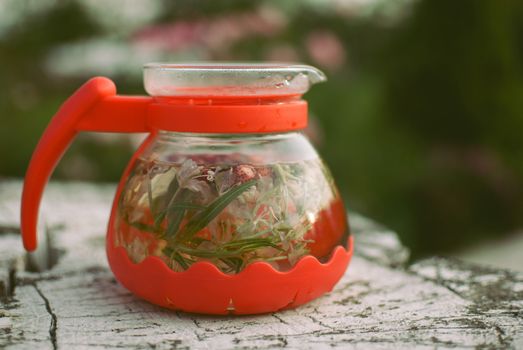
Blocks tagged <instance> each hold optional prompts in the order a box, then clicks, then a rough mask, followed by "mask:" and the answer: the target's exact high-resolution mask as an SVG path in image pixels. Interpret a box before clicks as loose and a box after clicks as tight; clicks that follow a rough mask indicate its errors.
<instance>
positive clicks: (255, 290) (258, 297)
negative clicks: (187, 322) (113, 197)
mask: <svg viewBox="0 0 523 350" xmlns="http://www.w3.org/2000/svg"><path fill="white" fill-rule="evenodd" d="M112 237H113V235H112V234H111V232H110V233H109V234H108V242H107V243H108V244H107V256H108V259H109V265H110V266H111V269H112V270H113V273H114V274H115V276H116V278H117V280H118V281H120V283H122V284H123V285H124V286H125V287H126V288H127V289H129V290H130V291H131V292H133V293H134V294H135V295H137V296H138V297H140V298H143V299H145V300H148V301H150V302H151V303H153V304H157V305H160V306H163V307H167V308H171V309H175V310H181V311H185V312H194V313H202V314H216V315H225V314H237V315H243V314H259V313H267V312H274V311H278V310H282V309H288V308H294V307H297V306H299V305H302V304H305V303H307V302H309V301H311V300H313V299H315V298H318V297H319V296H321V295H323V294H325V293H326V292H329V291H331V290H332V288H333V287H334V285H335V284H336V283H337V282H338V281H339V280H340V279H341V277H342V276H343V274H344V272H345V270H346V269H347V266H348V264H349V261H350V259H351V257H352V247H353V241H352V237H351V238H349V248H348V251H347V250H345V249H344V248H343V247H342V246H338V247H337V248H336V249H335V250H334V252H333V254H332V257H331V258H330V260H329V261H328V262H326V263H324V264H322V263H320V262H319V261H318V259H316V258H315V257H313V256H306V257H304V258H302V259H301V260H300V261H299V262H298V263H297V264H296V265H295V266H294V268H293V269H292V270H290V271H287V272H279V271H276V270H275V269H274V268H273V267H272V266H271V265H269V264H267V263H264V262H256V263H253V264H251V265H249V266H247V267H246V268H245V269H244V270H243V271H241V272H240V273H238V274H235V275H227V274H224V273H223V272H221V271H220V270H218V268H216V267H215V266H214V265H213V264H211V263H207V262H198V263H196V264H193V265H192V266H191V267H190V268H189V269H188V270H187V271H183V272H175V271H173V270H171V269H170V268H169V267H167V265H166V264H165V263H164V262H163V261H162V260H161V259H160V258H158V257H155V256H149V257H147V258H146V259H145V260H143V261H142V262H140V263H139V264H135V263H133V262H132V261H131V260H130V259H129V257H128V256H127V252H126V251H125V249H124V248H122V247H115V246H114V243H113V242H114V240H113V239H112Z"/></svg>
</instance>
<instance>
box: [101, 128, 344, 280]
mask: <svg viewBox="0 0 523 350" xmlns="http://www.w3.org/2000/svg"><path fill="white" fill-rule="evenodd" d="M115 203H116V206H115V209H114V213H113V216H114V220H112V221H111V227H110V228H109V229H110V232H111V235H113V234H114V237H112V238H111V239H114V245H115V247H123V248H125V250H126V252H127V254H128V256H129V258H130V259H131V260H132V261H133V262H134V263H140V262H142V261H143V260H144V259H145V258H146V257H148V256H157V257H159V258H160V259H161V260H162V261H164V262H165V263H166V264H167V266H169V267H170V268H171V269H172V270H174V271H178V272H180V271H184V270H187V269H188V268H189V267H190V266H191V265H192V264H194V263H197V262H201V261H207V262H210V263H212V264H214V265H215V266H216V267H218V269H219V270H220V271H222V272H224V273H226V274H234V273H238V272H240V271H242V270H243V269H244V268H245V267H246V266H248V265H249V264H251V263H253V262H257V261H263V262H267V263H269V264H270V265H271V266H272V267H273V268H275V269H276V270H278V271H288V270H290V269H291V268H292V267H293V266H294V265H295V264H296V262H298V261H299V260H300V259H301V258H303V257H304V256H306V255H312V256H314V257H316V258H317V259H319V261H321V262H326V261H327V260H328V259H329V257H330V256H331V253H332V251H333V250H334V248H335V247H337V246H339V245H342V246H346V244H347V242H348V241H347V239H348V234H349V230H348V225H347V219H346V214H345V210H344V207H343V203H342V201H341V198H340V195H339V193H338V190H337V189H336V186H335V184H334V181H333V179H332V177H331V175H330V173H329V171H328V169H327V167H326V166H325V164H324V163H323V162H322V161H321V159H320V158H319V157H318V154H317V153H316V151H315V150H314V149H313V147H312V146H311V144H310V143H309V141H308V140H307V138H306V137H305V136H303V135H302V134H301V133H298V132H287V133H276V134H267V135H264V134H229V135H224V134H196V133H174V132H165V131H160V132H158V133H156V134H155V135H153V136H152V137H150V138H149V139H148V141H147V145H146V146H144V147H142V149H140V151H139V152H138V153H137V154H136V156H135V158H134V160H133V162H132V164H131V165H130V168H129V170H128V171H127V172H126V175H125V176H124V177H123V178H122V183H121V191H120V192H119V194H118V197H117V199H116V201H115Z"/></svg>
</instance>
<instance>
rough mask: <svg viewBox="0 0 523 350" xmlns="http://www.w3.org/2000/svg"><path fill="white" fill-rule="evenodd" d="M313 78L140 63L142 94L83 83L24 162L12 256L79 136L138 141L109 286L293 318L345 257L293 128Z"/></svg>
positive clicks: (330, 205) (320, 174)
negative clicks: (286, 312)
mask: <svg viewBox="0 0 523 350" xmlns="http://www.w3.org/2000/svg"><path fill="white" fill-rule="evenodd" d="M324 80H325V76H324V74H323V73H322V72H321V71H319V70H318V69H316V68H314V67H311V66H306V65H292V64H276V63H274V64H254V63H251V64H234V63H232V64H218V63H195V64H164V63H151V64H146V65H145V66H144V85H145V90H146V91H147V93H148V94H149V96H125V95H117V94H116V87H115V84H114V83H113V82H112V81H111V80H109V79H108V78H104V77H95V78H92V79H90V80H89V81H87V82H86V83H85V84H84V85H83V86H81V87H80V88H79V89H78V90H77V91H76V92H75V93H74V94H73V95H72V96H71V97H69V98H68V99H67V100H66V101H65V103H64V104H63V105H62V106H61V107H60V109H59V110H58V112H57V113H56V114H55V116H54V117H53V118H52V120H51V122H50V124H49V125H48V127H47V128H46V130H45V131H44V133H43V135H42V137H41V139H40V141H39V143H38V145H37V147H36V149H35V151H34V153H33V156H32V158H31V161H30V163H29V167H28V170H27V173H26V177H25V181H24V187H23V193H22V203H21V230H22V238H23V243H24V247H25V248H26V250H28V251H33V250H34V249H36V246H37V239H36V237H37V235H36V228H37V220H38V219H37V218H38V211H39V206H40V201H41V197H42V193H43V190H44V187H45V185H46V183H47V181H48V180H49V177H50V175H51V173H52V171H53V170H54V168H55V166H56V164H57V162H58V161H59V160H60V158H61V156H62V155H63V153H64V152H65V151H66V149H67V147H68V146H69V144H70V143H71V142H72V140H73V139H74V137H75V136H76V134H77V133H79V132H85V131H97V132H117V133H148V136H147V137H146V138H145V140H144V141H143V143H142V144H141V146H140V147H139V148H138V149H137V151H136V152H135V153H134V155H133V157H132V159H131V161H130V163H129V165H128V166H127V168H126V169H125V170H124V172H123V176H122V178H121V181H120V183H119V185H118V187H117V190H116V195H115V199H114V202H113V206H112V211H111V215H110V219H109V224H108V228H107V238H106V251H107V257H108V262H109V266H110V268H111V270H112V271H113V273H114V275H115V277H116V279H117V280H118V281H119V282H120V283H121V284H122V285H123V286H125V287H126V288H127V289H129V290H130V291H131V292H132V293H134V294H135V295H136V296H138V297H140V298H143V299H145V300H147V301H149V302H151V303H154V304H157V305H160V306H162V307H166V308H171V309H174V310H181V311H186V312H193V313H203V314H258V313H267V312H274V311H278V310H282V309H288V308H294V307H297V306H299V305H302V304H304V303H307V302H309V301H311V300H313V299H315V298H317V297H319V296H321V295H323V294H324V293H326V292H328V291H330V290H332V288H333V287H334V285H335V284H336V283H337V282H338V281H339V280H340V278H341V277H342V276H343V274H344V272H345V270H346V268H347V266H348V264H349V261H350V258H351V256H352V248H353V241H352V236H351V234H350V230H349V225H348V222H347V215H346V211H345V208H344V204H343V201H342V199H341V196H340V194H339V192H338V189H337V187H336V185H335V183H334V180H333V178H332V176H331V173H330V172H329V170H328V168H327V166H326V165H325V163H324V162H323V161H322V160H321V158H320V157H319V156H318V153H317V152H316V151H315V149H314V147H313V146H312V145H311V143H310V142H309V140H308V139H307V137H306V136H305V135H304V134H303V133H302V132H301V131H302V130H303V129H304V128H305V127H306V126H307V118H308V117H307V102H306V101H305V100H303V99H302V95H303V94H304V93H305V92H307V91H308V89H309V87H310V86H311V85H312V84H314V83H318V82H321V81H324Z"/></svg>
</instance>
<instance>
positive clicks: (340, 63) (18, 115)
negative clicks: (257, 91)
mask: <svg viewBox="0 0 523 350" xmlns="http://www.w3.org/2000/svg"><path fill="white" fill-rule="evenodd" d="M195 60H219V61H238V60H240V61H252V60H256V61H269V60H271V61H274V60H275V61H299V62H304V63H309V64H312V65H314V66H317V67H319V68H320V69H322V70H324V71H325V73H326V74H327V75H328V78H329V81H328V82H327V83H324V84H321V85H318V86H315V87H314V88H313V89H312V90H311V91H310V92H309V93H308V94H307V96H306V98H307V100H308V101H309V102H310V106H311V112H312V114H313V115H314V116H315V117H316V124H317V128H316V136H317V139H318V148H319V150H320V152H321V153H322V155H323V157H324V158H325V159H326V161H327V163H328V164H329V165H330V166H331V168H332V171H333V173H334V175H335V176H336V179H337V181H338V183H339V186H340V188H341V190H342V192H343V194H344V196H345V198H346V199H347V203H348V206H349V208H350V209H353V210H356V211H358V212H361V213H363V214H365V215H367V216H369V217H372V218H373V219H376V220H377V221H380V222H382V223H384V224H385V225H387V226H389V227H391V228H393V229H394V230H396V231H397V232H399V234H400V236H401V238H402V240H403V241H404V243H406V245H408V246H409V247H410V248H411V249H412V252H413V257H414V258H418V257H421V256H424V255H427V254H435V253H449V252H453V251H456V250H460V249H463V248H465V247H468V246H473V245H476V244H479V243H481V242H482V241H485V240H487V241H488V240H491V239H493V238H502V237H503V236H507V235H510V234H513V233H514V232H517V231H518V230H521V228H522V227H523V215H522V213H523V137H522V136H523V79H522V78H523V70H522V69H523V67H522V62H523V2H522V1H517V0H505V1H496V0H460V1H455V0H417V1H415V0H307V1H276V0H272V1H271V0H267V1H232V0H229V1H213V0H197V1H195V0H193V1H168V0H152V1H141V0H113V1H96V0H85V1H80V0H77V1H56V0H33V1H29V0H2V1H0V66H1V72H2V73H1V74H0V91H1V92H2V93H1V94H0V178H1V177H4V178H7V177H22V176H23V175H24V172H25V169H26V166H27V163H28V161H29V158H30V155H31V152H32V150H33V148H34V147H35V145H36V142H37V141H38V138H39V136H40V135H41V133H42V131H43V129H44V128H45V126H46V124H47V123H48V121H49V119H50V118H51V116H52V115H53V114H54V112H55V111H56V110H57V108H58V107H59V105H60V103H61V102H63V101H64V99H66V98H67V96H69V95H70V94H71V93H72V92H73V91H74V90H75V89H76V88H77V87H78V86H79V85H81V84H82V83H83V82H84V81H85V80H86V79H88V78H89V77H91V76H93V75H106V76H109V77H110V78H111V79H113V80H114V81H115V82H116V84H117V86H118V87H119V91H120V92H121V93H126V94H131V93H135V94H143V93H144V91H143V88H142V80H141V79H142V72H141V66H142V64H143V63H146V62H151V61H172V62H179V61H195ZM320 131H321V132H320ZM138 142H139V137H136V136H135V137H129V136H126V135H104V134H83V135H82V136H81V137H80V138H78V139H77V140H76V141H75V143H74V144H73V146H72V148H71V149H70V151H69V152H68V153H67V154H66V156H65V158H64V159H63V160H62V162H61V163H60V165H59V167H58V169H57V171H56V172H55V175H54V179H67V180H69V179H76V180H88V181H117V180H118V179H119V176H120V174H121V172H122V170H123V168H124V166H125V164H126V163H127V161H128V160H129V158H130V155H131V154H132V151H133V150H134V148H135V147H136V145H137V144H138Z"/></svg>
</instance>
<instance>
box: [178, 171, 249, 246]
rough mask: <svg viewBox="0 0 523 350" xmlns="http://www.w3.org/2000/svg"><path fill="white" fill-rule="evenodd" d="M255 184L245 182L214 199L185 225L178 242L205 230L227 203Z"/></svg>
mask: <svg viewBox="0 0 523 350" xmlns="http://www.w3.org/2000/svg"><path fill="white" fill-rule="evenodd" d="M255 183H256V180H250V181H247V182H245V183H243V184H241V185H237V186H235V187H233V188H231V189H229V190H228V191H227V192H225V193H224V194H223V195H221V196H220V197H218V198H216V199H215V200H214V201H213V202H212V203H211V204H209V206H208V207H207V208H205V209H204V210H202V211H200V212H199V213H197V214H196V215H194V216H193V217H192V218H191V220H189V222H188V223H187V225H185V227H184V229H183V232H182V233H181V235H180V237H179V240H184V239H190V238H191V237H192V236H193V235H195V234H196V233H197V232H199V231H200V230H202V229H203V228H205V226H207V225H208V224H209V223H210V222H211V221H212V219H214V218H215V217H216V215H218V214H219V213H220V212H221V211H222V210H223V209H225V207H226V206H227V205H229V203H231V202H232V201H233V200H235V199H236V198H237V197H238V196H239V195H241V194H242V193H243V192H245V191H246V190H247V189H249V188H250V187H251V186H253V185H254V184H255Z"/></svg>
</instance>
